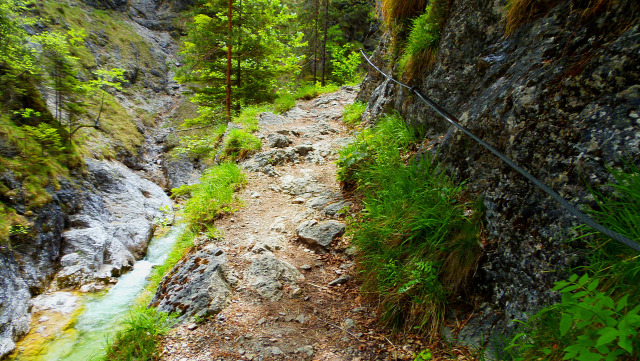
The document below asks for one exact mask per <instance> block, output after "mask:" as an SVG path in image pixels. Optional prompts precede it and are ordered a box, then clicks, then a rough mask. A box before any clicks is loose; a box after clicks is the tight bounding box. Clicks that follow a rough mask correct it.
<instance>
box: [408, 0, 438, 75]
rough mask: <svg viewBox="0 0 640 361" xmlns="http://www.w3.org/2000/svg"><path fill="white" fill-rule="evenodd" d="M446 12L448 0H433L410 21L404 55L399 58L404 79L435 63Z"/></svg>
mask: <svg viewBox="0 0 640 361" xmlns="http://www.w3.org/2000/svg"><path fill="white" fill-rule="evenodd" d="M448 12H449V2H448V0H433V1H431V2H430V3H429V5H428V6H427V9H426V10H425V13H424V14H422V15H420V16H419V17H417V18H415V19H414V20H413V21H412V26H411V32H410V33H409V38H408V39H407V44H406V46H405V48H404V55H403V56H402V58H401V59H400V70H401V72H402V74H403V76H404V77H405V79H412V78H413V77H414V76H416V75H418V74H419V73H420V72H422V71H423V70H425V69H427V68H432V67H433V65H434V64H435V61H436V56H437V54H438V46H439V45H440V32H441V30H442V27H443V25H444V22H445V21H446V19H447V16H448V15H447V14H448Z"/></svg>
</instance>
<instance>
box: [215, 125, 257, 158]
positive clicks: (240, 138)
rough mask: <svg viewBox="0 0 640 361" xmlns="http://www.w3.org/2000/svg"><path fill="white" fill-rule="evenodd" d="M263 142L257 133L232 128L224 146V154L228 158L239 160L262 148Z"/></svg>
mask: <svg viewBox="0 0 640 361" xmlns="http://www.w3.org/2000/svg"><path fill="white" fill-rule="evenodd" d="M261 147H262V142H261V141H260V139H259V138H258V137H256V136H255V135H253V134H251V133H249V132H247V131H245V130H243V129H231V130H230V131H229V134H227V138H226V139H225V142H224V146H223V147H222V156H223V158H224V159H226V160H233V161H239V160H242V159H245V158H247V157H248V156H249V155H251V154H253V153H255V152H256V151H258V150H260V148H261Z"/></svg>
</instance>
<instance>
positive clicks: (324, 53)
mask: <svg viewBox="0 0 640 361" xmlns="http://www.w3.org/2000/svg"><path fill="white" fill-rule="evenodd" d="M325 1H326V3H325V9H324V38H323V39H322V78H321V80H320V85H322V86H324V84H325V82H324V80H325V70H326V65H327V64H326V62H327V26H328V25H329V0H325Z"/></svg>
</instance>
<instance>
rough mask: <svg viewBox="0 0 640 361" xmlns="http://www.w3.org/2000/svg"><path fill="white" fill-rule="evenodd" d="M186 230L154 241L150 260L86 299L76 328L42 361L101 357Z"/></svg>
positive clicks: (55, 343) (51, 345) (56, 341)
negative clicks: (151, 277) (114, 283)
mask: <svg viewBox="0 0 640 361" xmlns="http://www.w3.org/2000/svg"><path fill="white" fill-rule="evenodd" d="M183 229H184V227H182V226H178V227H173V228H172V230H171V231H170V232H169V233H168V234H167V235H166V236H164V237H159V238H154V239H153V240H151V243H150V244H149V248H148V250H147V255H146V257H145V258H144V259H142V260H140V261H138V262H136V263H135V265H134V266H133V269H132V270H131V271H130V272H128V273H126V274H125V275H123V276H121V277H120V278H119V279H118V283H117V284H116V285H115V286H113V287H112V288H111V289H110V290H109V291H108V292H106V293H105V294H104V295H103V296H95V295H87V296H85V297H84V298H85V299H84V300H83V303H84V309H83V310H82V311H81V313H80V314H79V315H78V316H77V319H76V322H75V324H74V325H73V326H72V328H70V329H68V330H66V331H65V333H64V334H63V335H60V336H59V337H58V338H56V339H54V340H53V341H52V342H51V343H49V344H48V345H47V346H46V348H45V350H44V352H43V354H42V356H40V357H39V358H38V359H39V360H42V361H45V360H46V361H54V360H56V361H57V360H60V361H62V360H65V361H71V360H73V361H78V360H90V359H91V358H92V357H96V356H99V355H101V354H102V353H103V349H104V346H105V340H106V338H107V337H109V336H110V335H113V333H114V332H115V331H116V330H117V329H118V326H119V323H120V321H121V320H122V319H123V318H124V317H126V316H127V313H128V312H129V310H130V309H131V307H132V306H133V304H134V301H135V300H136V298H138V297H139V296H140V295H141V293H142V291H143V290H144V288H145V286H146V285H147V277H148V276H149V274H150V273H151V270H152V268H153V266H154V265H159V264H162V263H164V262H165V261H166V259H167V255H168V254H169V252H170V251H171V248H172V247H173V245H174V244H175V242H176V240H177V238H178V236H179V235H180V233H181V232H182V230H183ZM18 360H20V358H18Z"/></svg>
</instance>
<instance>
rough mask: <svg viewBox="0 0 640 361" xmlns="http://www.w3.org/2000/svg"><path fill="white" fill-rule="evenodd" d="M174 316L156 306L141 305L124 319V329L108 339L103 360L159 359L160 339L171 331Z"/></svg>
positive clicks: (141, 360) (143, 360) (145, 360)
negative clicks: (157, 308) (160, 310)
mask: <svg viewBox="0 0 640 361" xmlns="http://www.w3.org/2000/svg"><path fill="white" fill-rule="evenodd" d="M173 324H174V318H172V317H170V316H168V315H167V314H166V313H164V312H159V311H157V310H156V309H155V308H144V307H139V308H137V309H135V310H133V311H131V313H130V314H129V316H128V317H127V318H126V319H125V320H124V329H122V330H120V331H118V332H117V333H116V335H115V337H114V339H113V340H107V347H106V355H105V356H104V357H103V358H102V359H103V360H109V361H131V360H140V361H147V360H156V359H158V357H157V353H158V350H157V349H158V339H159V338H160V337H161V336H163V335H165V334H166V333H167V332H169V330H170V328H171V326H172V325H173Z"/></svg>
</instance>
